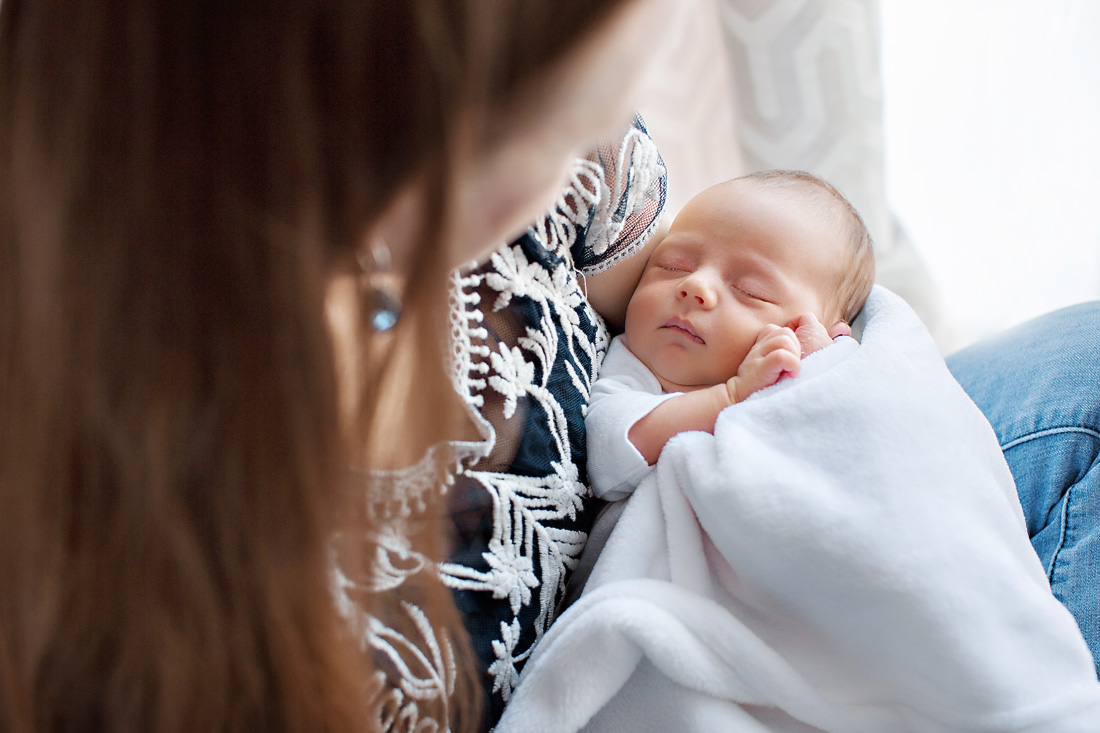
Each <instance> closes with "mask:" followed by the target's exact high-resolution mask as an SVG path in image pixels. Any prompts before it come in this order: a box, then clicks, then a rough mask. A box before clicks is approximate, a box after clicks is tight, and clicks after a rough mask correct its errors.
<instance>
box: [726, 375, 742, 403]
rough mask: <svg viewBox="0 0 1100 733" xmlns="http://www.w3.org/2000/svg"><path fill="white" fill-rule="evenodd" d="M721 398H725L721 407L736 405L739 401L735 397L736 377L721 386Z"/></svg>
mask: <svg viewBox="0 0 1100 733" xmlns="http://www.w3.org/2000/svg"><path fill="white" fill-rule="evenodd" d="M722 387H723V396H724V397H725V400H726V404H725V405H724V406H723V407H729V406H730V405H736V404H737V403H738V402H740V401H741V400H740V399H738V397H737V377H733V378H732V379H729V380H726V383H725V384H723V385H722Z"/></svg>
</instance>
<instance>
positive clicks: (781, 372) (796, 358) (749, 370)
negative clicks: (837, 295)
mask: <svg viewBox="0 0 1100 733" xmlns="http://www.w3.org/2000/svg"><path fill="white" fill-rule="evenodd" d="M815 320H816V319H815ZM819 325H820V324H819ZM822 331H824V329H822ZM801 368H802V354H801V346H800V344H799V341H798V337H797V336H796V335H795V332H794V330H793V329H790V328H786V327H784V326H775V325H768V326H765V327H764V328H763V329H762V330H761V331H760V334H759V335H758V336H757V337H756V343H755V344H753V346H752V349H750V350H749V353H748V356H746V357H745V359H744V361H742V362H741V367H740V368H739V369H738V370H737V374H736V375H734V376H733V377H731V378H730V379H729V380H728V381H727V382H726V390H727V391H728V392H729V398H730V402H731V403H736V402H740V401H741V400H743V399H745V398H746V397H748V396H749V395H751V394H752V393H753V392H757V391H759V390H761V389H764V388H765V387H770V386H772V385H773V384H775V383H776V382H778V381H779V380H780V379H782V378H783V377H784V376H790V377H796V376H798V372H799V370H800V369H801Z"/></svg>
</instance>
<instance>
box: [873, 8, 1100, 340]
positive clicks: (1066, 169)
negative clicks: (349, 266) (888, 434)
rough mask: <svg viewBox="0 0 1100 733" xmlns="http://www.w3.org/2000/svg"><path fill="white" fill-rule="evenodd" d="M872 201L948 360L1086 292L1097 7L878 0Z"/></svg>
mask: <svg viewBox="0 0 1100 733" xmlns="http://www.w3.org/2000/svg"><path fill="white" fill-rule="evenodd" d="M882 26H883V27H882V31H883V33H882V54H883V86H884V89H885V104H886V109H885V132H886V161H887V172H886V174H887V196H888V198H889V201H890V204H891V206H892V208H893V209H894V211H895V213H896V215H897V216H898V218H899V219H900V220H901V223H902V225H903V226H904V227H905V228H906V229H907V230H908V232H909V235H910V237H911V238H912V240H913V242H914V243H915V246H916V247H917V250H918V251H919V252H920V254H921V256H922V257H923V259H924V260H925V262H926V264H927V265H928V268H929V270H930V271H931V275H932V278H933V280H934V282H935V284H936V285H937V286H938V288H939V289H940V291H941V296H942V303H943V306H944V314H945V315H946V317H947V320H948V321H949V324H950V335H949V337H948V338H946V339H944V341H946V343H944V344H943V345H944V346H945V348H946V349H947V350H948V351H950V350H952V349H953V348H955V347H958V346H962V345H965V344H966V343H970V342H972V341H974V340H977V339H979V338H981V337H982V336H984V335H987V334H990V333H993V332H996V331H999V330H1001V329H1003V328H1005V327H1006V326H1010V325H1013V324H1015V323H1019V322H1021V321H1024V320H1027V319H1028V318H1030V317H1032V316H1035V315H1038V314H1040V313H1044V312H1047V311H1050V310H1053V309H1055V308H1059V307H1061V306H1064V305H1069V304H1072V303H1077V302H1081V301H1084V300H1089V299H1094V298H1098V297H1100V40H1098V39H1100V2H1096V0H1044V2H1035V0H1026V1H1025V0H920V2H914V1H913V0H882Z"/></svg>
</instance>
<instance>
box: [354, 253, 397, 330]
mask: <svg viewBox="0 0 1100 733" xmlns="http://www.w3.org/2000/svg"><path fill="white" fill-rule="evenodd" d="M357 259H358V260H359V267H360V269H362V270H363V274H364V279H365V280H366V287H367V288H368V289H369V292H368V294H367V298H368V300H367V320H368V322H369V323H370V326H371V328H372V329H373V330H374V331H376V332H378V333H382V332H384V331H389V330H390V329H391V328H393V327H394V326H396V325H397V320H398V319H399V318H400V317H401V296H400V295H399V294H398V291H397V287H396V282H395V280H396V276H395V275H394V273H393V272H392V271H391V266H390V248H389V247H387V246H386V243H385V242H384V241H382V240H381V239H378V240H375V243H374V244H372V245H371V247H370V248H369V249H368V250H367V251H366V252H360V253H359V254H358V255H357Z"/></svg>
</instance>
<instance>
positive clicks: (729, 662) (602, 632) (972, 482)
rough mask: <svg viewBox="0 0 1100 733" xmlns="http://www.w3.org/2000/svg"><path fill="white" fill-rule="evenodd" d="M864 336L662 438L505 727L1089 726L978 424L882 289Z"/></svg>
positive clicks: (1049, 603)
mask: <svg viewBox="0 0 1100 733" xmlns="http://www.w3.org/2000/svg"><path fill="white" fill-rule="evenodd" d="M859 325H861V326H862V338H861V343H860V345H859V346H858V348H854V349H850V350H849V351H848V352H847V353H845V354H844V355H843V358H839V359H834V361H835V362H836V363H833V364H830V366H829V368H828V369H827V370H826V371H824V372H823V373H820V374H818V375H816V376H814V377H813V378H812V379H796V380H790V381H788V382H785V383H783V384H781V385H778V386H777V387H776V388H772V389H769V390H765V391H763V392H761V393H759V394H758V395H754V396H753V397H752V398H750V399H749V400H746V401H745V402H744V403H741V404H739V405H736V406H733V407H731V408H728V409H727V410H725V411H724V412H723V413H722V415H721V416H720V417H719V419H718V422H717V424H716V426H715V432H714V435H710V434H708V433H698V432H693V433H684V434H681V435H678V436H676V437H675V438H674V439H673V440H671V441H670V442H669V443H668V445H666V447H665V449H664V452H663V453H662V454H661V458H660V460H659V461H658V464H657V470H656V471H655V472H652V473H651V474H649V475H648V476H647V477H646V478H645V479H644V480H643V482H642V483H641V485H639V487H638V488H637V490H636V491H635V493H634V495H633V496H632V497H631V498H630V499H629V500H628V502H629V503H628V504H627V505H626V507H625V508H624V510H623V511H622V513H621V516H620V517H619V518H618V521H617V523H616V524H615V526H614V529H613V530H612V531H611V532H610V535H609V537H608V539H607V542H606V544H605V545H604V546H603V548H602V551H601V552H600V555H599V558H598V560H597V561H596V562H595V565H594V569H593V570H592V573H591V576H590V578H589V580H588V584H587V586H586V588H585V591H584V593H583V595H582V596H581V598H580V600H578V601H577V602H576V603H575V604H574V605H573V606H572V607H570V608H569V609H568V610H567V611H566V612H565V613H564V614H563V615H562V616H561V617H560V618H559V619H558V621H557V622H555V623H554V625H553V626H552V627H551V628H550V630H549V631H548V632H547V634H546V636H545V637H544V639H543V640H542V641H541V642H540V644H539V645H538V647H537V648H536V651H535V653H534V655H533V656H532V658H531V659H530V660H529V661H528V663H527V665H526V667H525V669H524V672H523V676H522V678H521V682H520V685H519V687H518V688H517V689H516V692H515V694H514V695H513V697H512V700H511V702H510V704H509V706H508V708H507V709H506V711H505V715H504V718H503V719H502V720H501V722H500V724H499V725H498V727H497V730H498V731H501V732H503V733H507V732H508V731H575V730H580V729H588V730H609V731H612V730H678V731H713V730H723V731H764V730H780V731H807V730H815V729H818V730H825V731H845V732H847V731H875V732H879V731H903V730H920V731H937V730H942V731H959V730H981V731H1040V730H1042V731H1096V730H1100V683H1097V680H1096V677H1095V672H1094V668H1093V663H1092V657H1091V655H1090V653H1089V651H1088V648H1087V647H1086V646H1085V643H1084V641H1083V640H1082V638H1081V635H1080V633H1079V631H1078V630H1077V627H1076V624H1075V622H1074V620H1073V618H1072V616H1071V615H1070V614H1069V613H1068V611H1066V610H1065V609H1064V608H1063V607H1062V606H1061V604H1060V603H1058V601H1057V600H1056V599H1055V598H1054V597H1053V596H1052V595H1051V593H1050V590H1049V587H1048V585H1047V582H1046V577H1045V575H1044V572H1043V569H1042V567H1041V565H1040V563H1039V561H1038V559H1037V558H1036V556H1035V554H1034V552H1033V551H1032V549H1031V546H1030V543H1029V541H1028V537H1027V534H1026V529H1025V527H1024V523H1023V516H1022V513H1021V511H1020V508H1019V505H1018V502H1017V499H1016V493H1015V488H1014V486H1013V482H1012V477H1011V474H1010V473H1009V471H1008V468H1007V466H1006V464H1005V463H1004V459H1003V456H1002V454H1001V451H1000V449H999V446H998V445H997V441H996V437H995V436H994V435H993V431H992V429H991V428H990V426H989V425H988V423H987V422H986V421H985V418H984V417H983V416H982V414H981V413H980V411H978V409H977V408H976V407H975V406H974V404H973V403H972V402H971V401H970V399H969V398H968V397H967V396H966V394H965V393H964V392H963V391H962V389H961V388H960V387H959V386H958V384H957V383H956V382H955V381H954V379H953V378H952V377H951V375H950V373H949V372H948V371H947V369H946V366H945V365H944V363H943V359H942V358H941V357H940V354H939V352H938V349H937V348H936V346H935V344H934V343H933V341H932V339H931V338H930V337H929V336H928V334H927V332H926V331H925V329H924V327H923V326H922V325H921V323H920V321H919V319H918V318H917V317H916V315H915V314H914V313H913V312H912V310H911V309H909V307H908V306H907V305H906V304H905V303H904V302H903V301H901V300H900V299H899V298H898V297H897V296H895V295H893V294H892V293H890V292H888V291H886V290H884V289H883V288H881V287H876V288H875V290H874V291H873V293H872V295H871V298H870V300H869V301H868V303H867V305H866V307H865V308H864V312H863V315H862V316H861V318H860V324H859ZM830 348H832V347H830ZM593 551H594V550H593Z"/></svg>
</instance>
